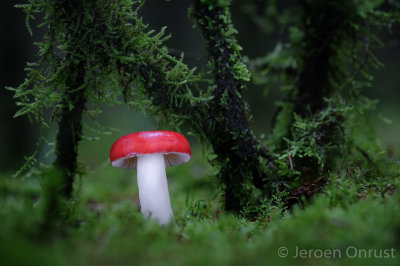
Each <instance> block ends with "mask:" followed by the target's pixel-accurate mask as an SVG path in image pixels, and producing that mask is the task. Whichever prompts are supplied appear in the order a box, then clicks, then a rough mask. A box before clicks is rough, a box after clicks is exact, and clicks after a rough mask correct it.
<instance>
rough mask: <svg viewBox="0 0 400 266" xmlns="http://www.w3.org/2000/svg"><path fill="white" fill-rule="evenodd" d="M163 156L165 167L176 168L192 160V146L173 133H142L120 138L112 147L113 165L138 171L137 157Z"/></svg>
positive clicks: (111, 157) (160, 131) (158, 131)
mask: <svg viewBox="0 0 400 266" xmlns="http://www.w3.org/2000/svg"><path fill="white" fill-rule="evenodd" d="M154 153H157V154H163V155H164V161H165V166H166V167H168V166H174V165H178V164H181V163H185V162H187V161H189V160H190V156H191V151H190V145H189V142H188V141H187V139H186V138H185V136H183V135H182V134H180V133H178V132H173V131H164V130H157V131H141V132H136V133H132V134H129V135H125V136H123V137H121V138H119V139H118V140H117V141H115V142H114V144H113V145H112V147H111V150H110V160H111V165H112V166H115V167H120V168H125V169H136V165H137V157H138V156H141V155H145V154H154Z"/></svg>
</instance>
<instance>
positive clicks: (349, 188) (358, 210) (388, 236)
mask: <svg viewBox="0 0 400 266" xmlns="http://www.w3.org/2000/svg"><path fill="white" fill-rule="evenodd" d="M385 165H386V163H385ZM347 166H348V167H347V168H346V169H345V170H343V171H342V172H341V173H340V174H336V173H335V174H332V176H331V177H332V181H331V182H330V183H329V184H328V185H327V186H326V187H325V188H324V190H323V191H321V193H320V194H319V195H317V196H315V197H313V198H312V200H309V201H305V200H301V201H300V202H299V203H300V204H299V205H298V206H297V207H295V208H292V210H290V211H289V210H288V208H287V207H286V206H285V203H286V202H287V199H288V197H289V196H290V195H288V194H285V193H278V194H276V195H275V196H274V197H271V199H269V200H268V201H265V202H264V204H262V205H260V207H259V208H260V209H259V210H254V209H247V211H250V212H252V214H253V215H254V214H256V215H255V216H253V217H254V218H253V219H252V220H251V221H250V220H248V219H244V218H242V217H239V216H234V215H231V214H227V213H225V212H223V211H221V209H220V208H221V206H220V204H218V202H217V201H216V200H215V187H214V186H213V185H212V181H211V180H210V179H209V178H207V177H205V176H197V177H196V176H195V175H197V172H195V171H193V167H195V168H196V169H203V170H204V171H203V173H205V174H206V175H208V173H210V172H214V171H215V169H210V167H209V165H208V163H207V162H206V161H205V160H204V159H202V157H201V155H200V154H199V153H197V154H193V162H192V165H188V164H187V165H182V166H180V167H176V168H173V169H169V170H171V171H169V170H168V171H169V172H168V176H169V183H170V192H171V193H170V194H171V200H172V203H173V209H174V212H175V216H176V219H177V226H176V227H174V226H171V227H163V228H160V227H159V226H158V225H157V224H154V223H149V222H145V221H143V220H142V216H141V214H140V211H139V209H138V201H137V197H138V191H137V187H136V185H135V179H134V178H133V176H132V173H131V172H128V171H124V172H121V171H118V169H115V168H113V167H111V166H110V165H108V164H107V165H106V166H103V167H102V168H99V169H97V170H96V171H95V172H93V173H91V174H88V175H87V176H85V178H84V179H83V180H82V184H81V188H80V196H79V200H78V201H77V204H75V205H74V210H72V211H71V213H73V215H71V216H69V217H70V219H71V226H70V227H68V229H67V230H66V231H65V232H64V234H63V235H50V237H49V238H47V239H43V237H42V236H40V237H39V236H38V232H37V224H38V223H39V221H40V219H41V215H40V212H38V209H41V208H42V207H43V204H45V203H44V202H43V201H41V200H40V198H39V197H38V196H39V195H40V184H39V182H38V180H37V179H35V178H33V177H31V178H29V179H27V180H23V179H20V178H14V179H10V178H0V191H1V193H0V207H1V208H0V241H1V242H2V243H7V244H6V245H1V246H0V254H1V257H2V265H17V264H30V265H43V264H44V263H46V264H49V265H50V264H51V265H55V266H56V265H71V264H73V265H94V264H95V265H110V264H118V265H132V264H135V265H200V264H210V265H216V264H218V265H243V264H251V265H265V264H266V263H269V264H274V265H321V264H333V265H344V264H345V265H360V264H363V265H376V264H378V263H384V264H393V265H396V264H398V261H399V256H400V254H399V237H398V234H397V232H398V229H399V223H398V221H399V219H400V217H399V215H400V210H399V208H400V207H399V206H400V205H399V201H400V196H399V192H398V188H399V186H400V179H399V178H400V169H399V164H398V162H397V161H393V162H392V163H391V164H390V166H391V172H392V174H394V175H387V174H385V175H384V177H383V176H382V177H380V176H379V175H377V173H376V172H375V171H374V169H373V167H371V168H369V169H366V168H360V167H357V166H355V167H354V165H351V163H350V162H349V164H348V165H347ZM110 177H112V178H110ZM204 179H205V180H204ZM202 180H203V181H202ZM206 180H207V181H206ZM200 182H203V183H200ZM246 215H247V216H252V215H251V214H246ZM282 246H284V247H286V248H288V250H289V256H288V257H287V258H280V257H279V256H278V253H277V252H278V248H279V247H282ZM349 246H355V247H357V248H359V249H390V248H394V249H395V253H394V254H395V258H387V259H383V258H382V259H374V258H352V259H351V258H347V257H346V256H345V251H346V249H347V248H348V247H349ZM296 247H298V248H300V249H339V250H341V252H342V257H341V258H336V259H329V258H321V259H317V258H314V257H312V258H308V259H300V258H297V259H295V258H292V257H293V256H295V254H296V251H295V250H296ZM21 251H23V252H21Z"/></svg>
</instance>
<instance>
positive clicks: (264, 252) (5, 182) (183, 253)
mask: <svg viewBox="0 0 400 266" xmlns="http://www.w3.org/2000/svg"><path fill="white" fill-rule="evenodd" d="M254 2H255V3H261V2H262V1H257V0H256V1H254ZM15 3H16V1H11V0H9V1H1V2H0V12H1V15H0V19H1V23H0V29H1V30H0V36H1V38H2V41H1V42H0V62H1V66H0V67H1V68H0V88H1V89H0V101H1V102H0V106H1V110H2V112H1V113H0V129H1V130H0V179H1V184H2V185H1V189H2V190H1V191H0V192H4V191H5V193H4V194H2V200H3V201H2V203H1V205H0V208H3V207H4V206H6V203H7V204H8V205H9V206H12V207H9V206H8V208H9V210H8V211H7V212H6V211H4V210H3V213H2V214H3V216H1V217H4V214H13V215H14V216H15V217H11V218H10V219H9V220H7V221H0V223H2V225H3V226H2V227H1V226H0V243H1V245H3V247H2V248H0V258H3V259H4V261H5V262H8V264H9V265H26V264H27V263H29V264H31V265H35V264H37V265H71V264H73V265H89V264H92V265H113V264H115V263H116V264H118V265H124V264H126V265H132V262H133V261H136V262H137V263H138V264H147V263H152V264H160V265H163V264H170V265H191V264H193V265H204V264H206V263H209V264H210V263H211V264H212V265H218V264H226V265H228V264H229V265H244V264H246V265H256V264H258V265H261V264H265V262H267V261H270V262H272V263H275V264H277V263H279V264H282V265H284V264H288V265H293V264H294V262H293V260H282V259H280V258H279V257H277V253H276V251H277V249H278V248H279V247H280V246H287V247H288V248H289V251H290V255H294V254H293V250H294V247H295V246H296V245H299V246H301V247H303V248H341V249H342V250H344V249H345V247H347V246H349V245H357V246H359V247H365V248H389V247H393V246H395V247H397V251H398V250H399V249H398V247H400V243H399V242H398V241H399V238H398V237H397V238H396V237H395V236H394V234H396V233H397V234H398V232H399V231H400V226H399V222H398V221H399V220H400V217H399V213H400V211H399V204H398V202H399V196H398V195H397V196H396V195H395V196H394V197H393V198H390V199H387V198H385V196H384V195H385V193H387V194H390V195H391V194H392V189H393V188H392V187H390V186H389V187H388V188H386V187H380V186H382V185H383V183H381V184H380V183H379V182H380V180H379V179H378V180H369V181H368V182H369V183H368V182H367V181H366V180H364V179H363V180H358V181H357V182H358V183H357V185H355V186H354V187H353V186H352V187H351V188H350V187H349V184H348V183H346V182H347V181H346V180H334V182H332V183H331V185H330V186H328V188H327V189H326V194H328V195H330V197H329V198H328V199H327V198H323V197H317V198H316V200H315V202H314V204H313V207H312V208H311V207H310V208H308V209H307V210H306V211H303V210H302V209H301V208H297V207H296V208H295V209H294V210H293V212H292V213H291V214H294V217H297V220H296V221H293V220H291V219H290V218H289V217H287V216H285V214H286V213H287V211H288V210H287V209H285V207H284V206H283V205H279V200H280V199H279V197H277V198H274V199H273V201H274V206H275V207H271V209H270V210H266V211H267V212H268V213H270V215H269V218H268V219H269V220H268V221H258V222H257V223H252V222H251V221H247V220H244V219H241V218H237V217H233V216H231V215H223V214H221V206H220V204H219V201H218V200H219V197H218V193H219V191H218V189H217V186H216V185H215V180H214V179H213V175H215V169H212V168H211V167H210V166H209V164H208V163H207V160H208V158H207V157H208V156H207V152H202V150H201V146H200V144H199V142H198V140H197V139H196V138H193V137H190V136H189V141H190V143H191V145H192V149H193V158H192V161H191V162H190V164H187V165H182V166H180V167H179V168H176V169H168V171H167V175H168V176H169V184H170V190H171V200H172V204H173V209H174V211H175V213H176V216H177V219H178V225H179V228H169V229H168V230H162V229H160V228H158V227H157V226H156V225H154V224H146V223H144V222H143V221H142V220H141V216H140V212H138V211H137V206H136V205H137V204H138V198H137V193H138V192H137V187H136V180H135V178H134V176H135V172H134V171H132V172H128V171H121V169H117V168H112V167H111V165H110V164H109V149H110V147H111V145H112V143H113V142H114V141H115V140H116V139H117V138H118V137H120V136H122V135H125V134H129V133H131V132H135V131H141V130H152V129H156V128H157V124H156V122H155V120H154V119H153V118H151V117H149V116H146V115H145V114H143V113H140V112H138V111H136V110H134V109H128V108H127V107H126V106H114V107H104V109H103V114H102V115H100V116H99V118H98V120H99V122H100V123H101V124H102V125H104V126H106V127H111V128H115V129H117V130H115V131H112V133H111V134H110V135H105V136H101V137H100V140H95V141H87V140H84V141H82V143H81V145H80V147H79V151H80V153H79V160H80V161H82V162H83V163H84V164H86V166H87V168H88V170H89V171H90V173H89V174H88V175H87V176H84V177H81V178H80V179H79V182H78V184H77V186H78V189H77V194H78V199H79V203H77V204H78V205H79V206H78V207H77V208H76V209H75V210H74V211H75V212H76V217H82V219H81V224H79V226H77V227H76V228H74V229H71V232H68V235H69V237H68V238H67V239H66V240H65V241H57V239H55V240H53V241H54V242H52V244H51V245H47V244H43V245H38V246H36V245H35V244H32V243H41V240H39V239H34V237H33V239H34V240H33V241H31V242H29V241H26V240H25V238H26V235H29V232H32V231H34V229H32V225H30V224H28V223H29V221H30V220H29V219H25V218H24V216H23V215H22V214H23V213H24V215H31V216H32V217H33V218H32V217H31V218H32V219H35V217H34V216H35V215H36V216H37V215H38V213H37V212H34V210H32V209H30V206H31V205H34V204H31V203H32V202H33V203H35V202H36V200H37V198H35V197H37V195H38V194H39V191H40V185H39V183H38V181H37V180H36V181H35V180H29V179H27V180H25V182H24V186H23V187H19V185H20V183H19V181H18V180H17V179H11V178H10V176H11V175H12V174H13V173H15V172H16V171H17V169H18V168H19V167H20V166H21V165H22V164H23V162H24V156H25V155H30V154H31V153H32V151H33V150H34V149H35V143H36V141H37V138H38V136H39V128H38V127H37V125H35V124H33V123H30V122H29V121H28V119H27V117H24V116H22V117H18V118H17V119H14V118H13V115H14V113H15V112H16V111H17V109H18V107H17V106H16V105H15V102H14V100H13V92H10V91H7V90H5V89H3V88H4V87H5V86H13V87H17V86H18V85H19V84H20V83H21V82H22V81H23V80H24V79H25V76H26V73H25V72H24V68H25V66H26V62H32V61H35V60H36V59H37V57H36V53H37V47H35V46H34V45H33V42H35V41H37V40H41V39H42V37H43V35H44V31H43V30H44V29H43V28H41V29H36V28H35V27H34V26H32V28H33V30H34V35H33V36H30V35H29V34H28V31H27V29H26V26H25V14H24V13H23V12H22V10H19V9H16V8H14V7H13V5H14V4H15ZM248 3H249V1H245V0H236V1H233V5H232V13H233V16H232V19H233V22H234V25H235V27H236V29H237V30H238V32H239V34H238V35H237V38H238V42H239V44H240V45H241V46H242V47H243V52H242V54H243V55H246V56H248V57H249V58H250V59H254V58H256V57H260V56H264V55H265V54H267V53H269V52H271V51H273V49H274V48H275V47H276V45H277V44H278V43H282V42H283V43H284V42H286V41H287V40H288V32H287V31H285V30H283V31H279V30H277V31H274V32H272V33H270V34H266V33H265V32H263V31H262V30H261V29H260V28H258V27H257V26H256V25H255V24H254V20H253V19H252V18H251V17H250V16H249V12H248V9H246V5H247V4H248ZM281 3H282V6H290V4H291V1H281ZM190 6H191V1H188V0H181V1H177V0H173V1H162V0H157V1H151V0H148V1H147V2H146V4H145V5H144V7H143V8H142V9H141V11H140V12H141V15H142V16H143V18H144V21H145V22H146V23H148V24H149V25H150V27H151V28H153V29H156V30H159V29H161V28H162V27H163V26H167V32H168V33H171V35H172V38H170V39H169V40H168V41H167V42H166V45H167V46H168V47H170V48H173V49H174V50H175V51H177V52H178V53H180V52H181V51H183V52H184V53H185V56H186V59H185V62H186V63H187V64H189V65H190V66H199V65H200V66H202V65H205V64H206V61H207V60H206V58H205V57H204V55H205V43H204V41H203V39H202V37H201V34H200V32H199V31H198V29H196V28H194V27H193V26H192V25H193V23H192V21H190V19H189V18H188V16H187V10H188V8H189V7H190ZM39 22H40V19H38V21H34V22H33V23H39ZM380 37H381V38H382V40H383V42H384V44H385V47H384V48H382V49H380V50H377V51H375V54H376V56H377V57H378V59H380V60H381V61H382V63H383V64H384V65H385V66H384V67H382V68H379V69H377V70H374V72H373V75H374V77H375V80H374V82H373V86H372V87H369V88H365V89H364V90H363V92H364V93H365V94H366V95H368V96H370V97H371V98H373V99H378V100H379V103H378V104H377V109H376V110H374V111H373V112H370V113H369V114H367V115H368V116H369V120H368V121H369V122H370V123H371V126H372V128H373V129H374V130H375V133H376V136H377V140H378V141H379V142H380V143H381V147H382V149H384V151H385V152H387V153H390V154H391V155H393V157H397V158H399V156H400V138H399V135H400V105H399V100H400V75H399V73H400V43H399V41H400V27H399V26H398V25H397V26H395V27H394V28H393V29H392V33H391V34H389V33H381V34H380ZM266 91H267V90H266V88H264V87H263V86H257V85H254V84H249V87H248V90H247V91H246V92H245V99H246V101H247V102H248V103H249V105H250V109H251V111H252V114H253V120H252V127H253V129H254V131H255V133H256V135H258V136H260V135H262V134H266V135H268V134H270V133H271V132H270V131H271V120H272V117H273V115H274V113H275V111H276V109H277V106H276V105H275V102H276V101H277V100H279V99H280V98H281V97H282V96H283V95H282V92H281V91H280V88H279V87H277V86H275V87H271V88H268V93H266ZM56 129H57V128H56V127H52V128H51V129H50V130H48V131H47V132H46V133H45V134H46V136H49V138H50V139H51V138H52V137H54V135H55V134H56ZM368 129H369V127H368ZM86 133H87V135H89V136H90V135H91V133H90V132H86ZM95 137H98V136H97V135H96V136H95ZM53 160H54V155H52V154H48V147H47V148H44V149H43V150H41V151H40V154H39V161H41V162H44V163H51V162H53ZM351 177H354V179H356V177H357V173H352V174H351ZM393 182H394V183H395V182H397V183H395V185H394V187H396V186H397V187H398V186H399V184H398V181H393ZM396 184H397V185H396ZM343 188H348V190H345V189H343ZM342 189H343V190H342ZM374 189H376V190H379V191H381V192H382V191H383V194H382V195H383V197H382V198H380V197H378V196H372V199H371V198H368V199H366V200H365V201H360V202H358V199H360V198H364V197H366V195H369V194H373V190H374ZM393 190H394V189H393ZM360 191H362V193H361V194H360ZM13 193H14V194H13ZM329 193H330V194H329ZM397 194H398V193H397ZM21 195H24V196H23V197H22V196H21ZM25 195H31V197H30V198H29V197H25ZM10 202H11V204H10ZM132 202H133V203H135V204H136V205H135V204H132ZM382 202H385V204H386V205H385V208H382V206H381V205H380V204H381V203H382ZM13 204H14V205H15V206H14V205H13ZM17 205H18V206H17ZM304 205H305V206H306V205H307V203H304ZM16 210H19V211H16ZM21 210H22V211H21ZM87 210H90V211H91V212H90V213H89V214H88V213H87ZM282 216H284V217H285V218H284V219H282V221H281V222H280V223H273V222H274V221H277V220H278V219H280V218H281V217H282ZM38 219H39V218H38ZM217 219H218V222H215V220H217ZM78 220H79V219H78ZM271 221H272V223H270V222H271ZM6 225H7V226H6ZM1 228H3V229H1ZM21 229H22V230H21ZM17 231H18V232H19V233H16V232H17ZM26 232H28V234H25V233H26ZM277 232H283V233H279V234H278V233H277ZM300 233H301V236H299V234H300ZM30 239H31V240H32V238H30ZM171 241H172V242H173V244H171ZM6 242H7V246H4V244H5V243H6ZM288 243H290V244H288ZM72 247H73V248H72ZM21 250H22V251H23V252H24V254H26V255H25V256H19V252H20V251H21ZM188 250H190V252H188ZM71 254H77V256H71ZM397 256H398V257H399V256H400V254H399V253H398V252H397ZM296 262H298V261H296ZM331 262H332V261H329V260H328V261H321V260H311V261H300V263H299V264H304V265H309V264H315V265H328V264H330V263H331ZM336 262H338V263H343V264H344V263H348V262H353V263H354V264H363V265H365V264H368V265H377V263H379V262H382V260H378V261H375V260H361V261H354V260H348V259H347V260H342V261H336ZM384 262H385V263H392V264H393V265H398V264H396V263H398V260H390V261H388V260H385V261H384ZM6 264H7V263H6Z"/></svg>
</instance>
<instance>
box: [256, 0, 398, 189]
mask: <svg viewBox="0 0 400 266" xmlns="http://www.w3.org/2000/svg"><path fill="white" fill-rule="evenodd" d="M383 4H384V1H374V2H371V1H312V0H310V1H303V2H301V3H298V4H297V5H291V6H290V7H289V8H288V9H287V10H285V11H282V10H281V12H283V13H284V14H290V13H292V11H293V10H294V9H295V10H296V12H297V13H298V14H300V16H291V17H290V18H287V17H285V16H281V17H280V19H281V20H279V21H278V24H280V25H281V26H282V25H284V26H285V27H286V28H288V29H289V37H290V42H289V43H287V44H284V45H282V44H278V45H277V46H276V48H275V50H274V51H273V52H271V53H269V54H267V55H266V56H265V57H263V58H259V59H256V60H254V61H250V62H249V66H250V68H251V70H252V72H253V73H254V74H253V76H254V77H255V78H254V81H255V82H256V83H257V84H265V85H266V90H269V87H270V86H272V85H273V84H276V83H278V84H279V85H280V86H281V90H282V91H283V92H284V94H285V98H284V99H283V100H282V101H281V102H280V103H279V114H278V115H277V117H276V120H275V125H274V131H273V134H272V135H271V136H270V138H269V139H268V140H267V143H268V147H269V148H270V149H272V151H273V152H274V153H276V155H275V158H276V159H275V162H274V163H275V165H276V168H275V169H274V170H273V174H272V176H273V177H272V178H271V180H274V179H275V181H271V183H272V187H274V188H276V187H280V189H283V188H284V187H286V189H289V190H292V189H295V188H297V187H299V186H302V185H303V184H309V183H310V182H311V183H312V182H314V181H313V180H320V179H321V178H322V177H324V176H326V175H327V174H328V172H331V171H336V170H337V169H338V168H340V167H341V161H342V160H343V158H344V157H345V158H347V156H346V154H347V153H348V152H349V150H352V149H355V148H356V146H354V144H355V139H358V143H360V142H363V141H362V140H361V141H359V140H360V139H363V140H365V138H363V137H362V134H363V133H361V132H360V133H361V134H360V135H359V134H352V133H351V132H354V130H355V128H356V124H358V123H357V121H359V120H360V119H361V118H360V117H361V116H364V115H365V114H366V112H368V111H369V110H372V109H373V108H374V104H375V101H373V100H370V99H367V98H366V97H365V96H363V95H362V93H361V90H362V89H363V88H365V87H367V86H370V85H371V82H372V80H373V76H372V74H371V73H372V71H373V69H376V68H378V67H381V66H382V64H381V63H380V62H379V60H378V59H377V58H376V57H375V56H374V54H373V50H375V49H377V48H381V47H382V45H383V44H382V43H381V41H380V40H379V38H378V37H377V35H376V32H377V30H380V29H382V28H390V27H391V25H392V24H393V23H394V22H395V21H396V20H398V10H396V9H392V11H390V12H383V11H381V10H379V9H380V8H383ZM279 9H281V7H279V5H277V3H275V2H274V1H273V3H272V4H271V5H270V4H268V5H266V9H265V12H266V13H268V14H270V15H272V18H273V16H274V15H273V14H277V10H279ZM299 10H301V12H298V11H299ZM248 11H249V12H250V13H252V12H253V13H254V8H252V6H251V5H248ZM321 14H323V15H321ZM266 19H267V20H268V19H271V16H270V17H269V18H266ZM258 21H259V20H258ZM264 22H265V20H264ZM265 23H266V25H267V26H268V23H267V22H265ZM364 143H366V142H364ZM289 158H290V160H291V161H292V162H291V164H292V166H289V163H288V160H289ZM368 163H371V162H368ZM282 185H283V186H282Z"/></svg>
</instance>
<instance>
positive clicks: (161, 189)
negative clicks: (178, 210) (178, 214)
mask: <svg viewBox="0 0 400 266" xmlns="http://www.w3.org/2000/svg"><path fill="white" fill-rule="evenodd" d="M137 181H138V186H139V199H140V206H141V209H142V214H143V216H144V218H145V219H147V218H150V219H152V220H156V221H157V222H158V223H159V224H160V225H165V224H168V223H170V222H171V220H173V218H174V214H173V212H172V209H171V201H170V199H169V193H168V182H167V176H166V174H165V162H164V156H163V155H162V154H146V155H140V156H138V158H137Z"/></svg>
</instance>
